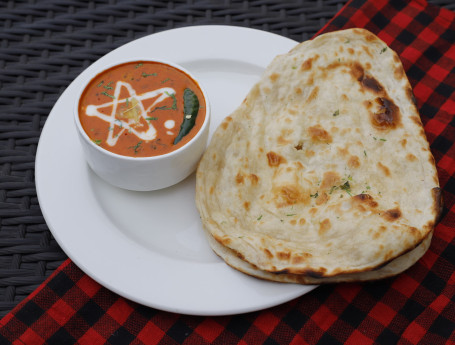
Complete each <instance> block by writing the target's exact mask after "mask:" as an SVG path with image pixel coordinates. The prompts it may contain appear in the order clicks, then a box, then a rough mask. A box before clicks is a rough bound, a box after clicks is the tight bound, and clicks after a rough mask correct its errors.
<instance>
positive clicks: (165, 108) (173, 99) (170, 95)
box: [150, 92, 177, 113]
mask: <svg viewBox="0 0 455 345" xmlns="http://www.w3.org/2000/svg"><path fill="white" fill-rule="evenodd" d="M166 95H168V96H169V97H171V98H172V106H170V107H166V106H165V105H164V106H162V107H156V108H155V109H153V110H152V111H150V112H151V113H153V112H154V111H156V110H177V98H175V93H168V92H166Z"/></svg>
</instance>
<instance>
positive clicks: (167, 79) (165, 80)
mask: <svg viewBox="0 0 455 345" xmlns="http://www.w3.org/2000/svg"><path fill="white" fill-rule="evenodd" d="M169 80H171V79H169V78H166V79H164V80H162V81H161V84H164V83H165V82H167V81H169Z"/></svg>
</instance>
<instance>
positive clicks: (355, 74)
mask: <svg viewBox="0 0 455 345" xmlns="http://www.w3.org/2000/svg"><path fill="white" fill-rule="evenodd" d="M196 205H197V208H198V210H199V213H200V215H201V219H202V223H203V226H204V229H205V231H206V233H207V237H208V240H209V243H210V245H211V247H212V248H213V250H214V251H215V252H216V253H217V254H218V255H220V256H221V257H222V258H223V259H224V260H225V261H226V262H227V263H228V264H230V265H231V266H233V267H235V268H237V269H239V270H240V271H243V272H245V273H248V274H250V275H253V276H257V277H260V278H264V279H270V280H276V281H284V282H298V283H303V284H314V283H321V282H338V281H354V280H370V279H379V278H383V277H387V276H391V275H394V274H397V273H399V272H402V271H403V270H405V269H406V268H408V267H409V266H411V265H412V264H414V263H415V262H416V261H417V260H418V259H419V258H420V257H421V256H422V255H423V254H424V253H425V251H426V250H427V249H428V247H429V245H430V242H431V235H432V232H433V228H434V226H435V223H436V220H437V217H438V215H439V213H440V210H441V192H440V189H439V182H438V177H437V172H436V168H435V164H434V159H433V156H432V154H431V152H430V149H429V145H428V142H427V140H426V137H425V132H424V129H423V127H422V123H421V121H420V117H419V114H418V110H417V108H416V104H415V101H414V98H413V94H412V89H411V87H410V85H409V82H408V80H407V78H406V75H405V72H404V69H403V67H402V65H401V62H400V59H399V57H398V56H397V54H396V53H395V52H393V51H392V50H391V49H390V48H388V47H387V45H386V44H385V43H384V42H383V41H381V40H380V39H379V38H378V37H376V36H375V35H373V34H372V33H370V32H369V31H366V30H363V29H349V30H344V31H338V32H334V33H328V34H324V35H321V36H319V37H317V38H315V39H314V40H312V41H307V42H304V43H301V44H299V45H297V46H296V47H295V48H294V49H293V50H291V51H290V52H289V53H287V54H284V55H281V56H278V57H276V58H275V59H274V60H273V61H272V63H271V64H270V65H269V66H268V67H267V69H266V71H265V73H264V75H263V76H262V78H261V80H260V81H259V82H258V83H257V84H256V85H255V86H254V87H253V88H252V89H251V91H250V92H249V94H248V95H247V97H246V98H245V100H244V102H243V103H242V104H241V105H240V106H239V107H238V108H237V110H235V111H234V113H233V114H231V116H228V117H227V118H226V119H225V120H224V121H223V122H222V124H221V125H220V126H219V128H218V129H217V130H216V132H215V133H214V135H213V138H212V141H211V143H210V145H209V147H208V149H207V151H206V152H205V154H204V156H203V158H202V160H201V162H200V164H199V167H198V170H197V177H196Z"/></svg>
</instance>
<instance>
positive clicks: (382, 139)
mask: <svg viewBox="0 0 455 345" xmlns="http://www.w3.org/2000/svg"><path fill="white" fill-rule="evenodd" d="M379 140H381V141H387V139H384V138H381V139H379Z"/></svg>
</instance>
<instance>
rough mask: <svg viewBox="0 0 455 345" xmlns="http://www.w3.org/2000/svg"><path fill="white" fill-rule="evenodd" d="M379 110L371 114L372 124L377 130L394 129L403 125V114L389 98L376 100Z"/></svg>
mask: <svg viewBox="0 0 455 345" xmlns="http://www.w3.org/2000/svg"><path fill="white" fill-rule="evenodd" d="M375 102H376V105H377V107H376V108H377V109H376V111H374V112H373V113H372V114H371V122H372V124H373V126H374V127H375V128H376V129H379V130H387V129H394V128H397V127H398V126H400V125H401V113H400V109H399V108H398V106H397V105H396V104H395V103H394V102H393V101H392V100H391V99H389V98H387V97H377V98H376V99H375Z"/></svg>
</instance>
